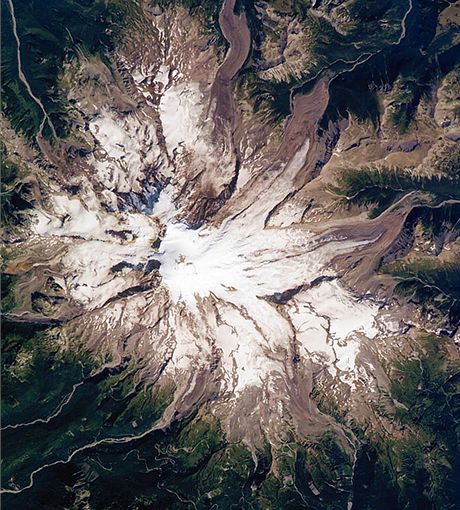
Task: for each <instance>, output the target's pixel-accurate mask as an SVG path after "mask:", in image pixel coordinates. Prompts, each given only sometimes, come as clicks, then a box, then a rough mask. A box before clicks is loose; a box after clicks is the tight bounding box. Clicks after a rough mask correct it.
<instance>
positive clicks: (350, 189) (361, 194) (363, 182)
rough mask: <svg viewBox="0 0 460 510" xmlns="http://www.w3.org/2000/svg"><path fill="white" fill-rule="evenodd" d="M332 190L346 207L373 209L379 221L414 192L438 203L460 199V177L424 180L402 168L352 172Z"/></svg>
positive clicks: (372, 216) (372, 167)
mask: <svg viewBox="0 0 460 510" xmlns="http://www.w3.org/2000/svg"><path fill="white" fill-rule="evenodd" d="M329 190H330V191H331V192H332V193H334V194H336V195H337V196H339V197H340V198H341V199H342V200H343V201H344V202H345V203H347V204H353V205H358V206H361V207H369V208H370V209H371V210H370V213H369V217H370V218H375V217H377V216H379V215H380V214H381V213H382V212H384V211H385V210H386V209H388V207H390V206H391V205H392V204H393V203H394V202H396V200H398V199H399V198H401V197H403V196H404V195H406V194H408V193H410V192H418V191H421V192H426V193H428V194H430V195H431V196H432V198H433V200H434V201H438V200H446V199H459V198H460V177H459V176H458V173H457V174H455V175H454V176H452V177H451V176H448V177H446V176H440V177H420V176H417V175H414V174H413V173H411V172H410V171H407V170H403V169H401V168H398V167H375V166H368V167H364V168H350V169H348V170H344V171H343V172H342V174H341V175H340V179H339V183H338V185H337V186H330V187H329Z"/></svg>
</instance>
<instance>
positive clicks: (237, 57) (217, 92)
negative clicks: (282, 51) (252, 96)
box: [212, 0, 251, 127]
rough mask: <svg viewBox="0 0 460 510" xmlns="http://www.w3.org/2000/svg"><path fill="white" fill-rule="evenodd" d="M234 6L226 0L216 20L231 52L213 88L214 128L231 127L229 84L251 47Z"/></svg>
mask: <svg viewBox="0 0 460 510" xmlns="http://www.w3.org/2000/svg"><path fill="white" fill-rule="evenodd" d="M235 2H236V0H226V1H225V2H224V4H223V6H222V10H221V12H220V16H219V25H220V28H221V30H222V33H223V35H224V37H225V39H227V41H228V43H229V45H230V48H229V50H228V52H227V55H226V57H225V60H224V62H223V64H222V65H221V66H220V67H219V69H218V71H217V74H216V79H215V81H214V84H213V86H212V97H213V98H214V99H215V101H216V109H215V112H214V119H215V121H216V124H217V126H219V125H221V124H230V125H233V122H234V115H235V106H234V100H233V94H232V89H231V81H232V79H233V78H234V77H235V76H236V74H237V73H238V71H239V70H240V69H241V67H242V65H243V64H244V62H245V60H246V58H247V56H248V54H249V49H250V47H251V36H250V33H249V28H248V25H247V22H246V15H245V14H244V13H241V14H240V15H239V16H237V15H236V14H235V13H234V9H235ZM217 126H216V127H217Z"/></svg>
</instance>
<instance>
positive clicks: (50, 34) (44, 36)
mask: <svg viewBox="0 0 460 510" xmlns="http://www.w3.org/2000/svg"><path fill="white" fill-rule="evenodd" d="M13 5H14V10H15V16H16V25H17V32H18V37H19V40H20V44H21V61H22V70H23V72H24V75H25V76H26V79H27V81H28V82H29V85H30V87H31V89H32V92H33V94H34V95H35V96H36V97H38V98H39V100H40V101H41V102H42V104H43V105H44V108H45V110H46V112H47V113H48V115H49V117H50V119H51V121H52V123H53V125H54V126H55V128H56V130H57V133H58V135H59V136H65V135H66V134H67V133H68V122H67V120H68V119H67V113H66V110H67V102H66V98H65V97H63V93H62V91H61V90H60V89H59V87H58V81H59V75H60V73H61V70H62V64H63V63H64V61H65V60H66V59H69V58H72V57H74V56H75V55H77V54H78V52H83V53H91V54H96V53H99V52H104V51H107V50H110V49H111V48H113V45H114V41H115V39H116V37H117V35H118V34H119V33H120V32H121V30H122V29H123V23H124V19H125V18H126V14H127V12H128V8H129V7H128V5H127V4H126V3H125V2H121V1H119V0H111V1H109V2H105V1H103V0H96V1H95V2H88V1H86V0H51V1H44V0H26V1H23V2H17V1H15V2H14V4H13ZM1 70H2V109H3V111H4V112H5V114H6V115H7V116H8V118H9V119H10V121H11V123H12V126H13V128H14V129H16V130H17V131H21V132H22V133H24V134H25V135H26V136H27V137H29V138H32V137H33V136H35V135H36V134H37V133H38V131H39V128H40V124H41V122H42V120H43V113H42V111H41V109H40V107H39V106H38V105H37V103H36V102H35V101H34V100H33V99H32V98H31V97H30V94H29V93H28V91H27V89H26V87H25V86H24V84H23V83H22V82H21V80H20V79H19V74H18V73H19V70H18V58H17V42H16V40H15V38H14V35H13V25H12V15H11V11H10V8H9V6H8V4H6V3H5V7H4V9H3V16H2V66H1ZM45 127H46V129H45V131H44V135H45V136H47V137H50V136H51V132H50V130H49V127H47V126H45Z"/></svg>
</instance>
